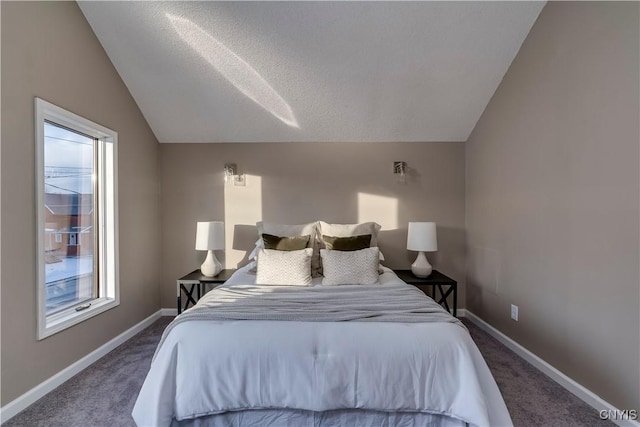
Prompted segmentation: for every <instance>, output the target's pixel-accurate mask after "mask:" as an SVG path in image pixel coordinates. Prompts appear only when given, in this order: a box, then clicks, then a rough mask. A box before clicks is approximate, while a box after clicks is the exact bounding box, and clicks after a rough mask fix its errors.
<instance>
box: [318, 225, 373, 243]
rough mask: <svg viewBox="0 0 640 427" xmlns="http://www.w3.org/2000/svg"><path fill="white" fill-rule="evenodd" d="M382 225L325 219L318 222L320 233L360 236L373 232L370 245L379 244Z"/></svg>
mask: <svg viewBox="0 0 640 427" xmlns="http://www.w3.org/2000/svg"><path fill="white" fill-rule="evenodd" d="M381 228H382V227H381V226H380V224H378V223H375V222H363V223H362V224H328V223H326V222H324V221H319V222H318V235H319V236H322V235H323V234H326V235H327V236H336V237H350V236H360V235H363V234H371V242H370V243H369V246H371V247H373V246H378V233H379V232H380V229H381ZM321 249H322V248H321Z"/></svg>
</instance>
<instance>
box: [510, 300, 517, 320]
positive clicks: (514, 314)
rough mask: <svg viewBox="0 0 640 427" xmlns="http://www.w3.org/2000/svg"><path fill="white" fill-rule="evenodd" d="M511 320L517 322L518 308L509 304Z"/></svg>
mask: <svg viewBox="0 0 640 427" xmlns="http://www.w3.org/2000/svg"><path fill="white" fill-rule="evenodd" d="M511 318H512V319H513V320H515V321H516V322H517V321H518V306H517V305H513V304H511Z"/></svg>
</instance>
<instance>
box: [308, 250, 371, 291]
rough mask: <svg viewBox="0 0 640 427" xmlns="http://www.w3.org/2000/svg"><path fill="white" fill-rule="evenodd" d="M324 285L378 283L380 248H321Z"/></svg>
mask: <svg viewBox="0 0 640 427" xmlns="http://www.w3.org/2000/svg"><path fill="white" fill-rule="evenodd" d="M320 256H321V257H322V265H323V271H324V278H323V279H322V284H323V285H329V286H332V285H373V284H374V283H378V276H379V272H378V267H379V265H380V261H379V254H378V248H377V247H373V248H366V249H360V250H359V251H332V250H329V249H321V250H320Z"/></svg>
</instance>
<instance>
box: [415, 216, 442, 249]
mask: <svg viewBox="0 0 640 427" xmlns="http://www.w3.org/2000/svg"><path fill="white" fill-rule="evenodd" d="M407 249H408V250H410V251H422V252H435V251H437V250H438V236H437V234H436V223H435V222H410V223H409V230H408V231H407Z"/></svg>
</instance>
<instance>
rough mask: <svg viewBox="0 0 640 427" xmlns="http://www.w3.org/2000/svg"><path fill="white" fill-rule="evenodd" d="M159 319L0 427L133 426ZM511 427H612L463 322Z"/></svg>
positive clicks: (157, 335)
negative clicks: (501, 398) (501, 399)
mask: <svg viewBox="0 0 640 427" xmlns="http://www.w3.org/2000/svg"><path fill="white" fill-rule="evenodd" d="M170 320H171V318H170V317H163V318H161V319H160V320H158V321H156V322H155V323H154V324H153V325H151V326H150V327H149V328H147V329H145V330H144V331H142V332H141V333H140V334H138V335H136V336H135V337H133V338H132V339H131V340H129V341H127V342H126V343H124V344H123V345H121V346H120V347H118V348H116V349H115V350H113V351H112V352H111V353H109V354H108V355H107V356H105V357H104V358H102V359H101V360H99V361H98V362H96V363H94V364H93V365H91V366H90V367H89V368H87V369H86V370H84V371H83V372H81V373H80V374H78V375H76V376H75V377H73V378H72V379H70V380H69V381H67V382H66V383H65V384H63V385H62V386H60V387H59V388H57V389H56V390H54V391H53V392H51V393H49V394H48V395H46V396H45V397H43V398H42V399H40V400H39V401H38V402H36V403H34V404H33V405H31V406H30V407H29V408H27V409H26V410H24V411H23V412H21V413H20V414H18V415H16V416H15V417H14V418H12V419H11V420H9V421H8V422H6V423H5V424H3V426H4V427H18V426H20V427H38V426H52V427H53V426H56V427H57V426H59V427H102V426H104V427H115V426H117V427H120V426H134V425H135V424H134V422H133V419H132V418H131V415H130V414H131V410H132V408H133V405H134V403H135V400H136V396H137V394H138V390H139V389H140V387H141V386H142V382H143V381H144V377H145V375H146V373H147V370H148V369H149V365H150V363H151V356H152V355H153V352H154V350H155V347H156V345H157V343H158V341H159V340H160V335H161V334H162V331H163V329H164V328H165V326H166V325H167V324H168V323H169V321H170ZM465 324H466V325H467V326H468V327H469V331H470V332H471V336H472V337H473V339H474V341H475V342H476V343H477V344H478V348H480V351H481V352H482V354H483V355H484V358H485V360H486V361H487V364H488V365H489V367H490V368H491V371H492V373H493V375H494V377H495V379H496V382H497V383H498V385H499V386H500V390H501V391H502V394H503V396H504V400H505V402H506V403H507V407H508V408H509V412H510V413H511V417H512V419H513V422H514V424H515V425H516V426H600V425H603V426H604V425H607V426H613V425H614V424H613V423H610V422H609V421H602V420H600V418H599V417H598V413H597V411H596V410H594V409H592V408H591V407H590V406H588V405H587V404H585V403H583V402H582V401H581V400H579V399H578V398H577V397H575V396H573V395H572V394H571V393H569V392H568V391H566V390H565V389H563V388H562V387H560V386H559V385H558V384H556V383H555V382H553V381H552V380H550V379H549V378H547V377H546V376H545V375H543V374H542V373H540V372H539V371H538V370H536V369H535V368H534V367H533V366H531V365H530V364H528V363H527V362H526V361H524V360H523V359H521V358H520V357H518V356H516V355H515V354H514V353H513V352H511V351H510V350H508V349H507V348H506V347H504V346H503V345H502V344H500V343H499V342H498V341H496V340H495V339H494V338H492V337H491V336H489V335H487V334H486V333H485V332H484V331H482V330H480V329H479V328H477V327H476V326H474V325H473V324H472V323H470V322H468V321H465Z"/></svg>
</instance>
